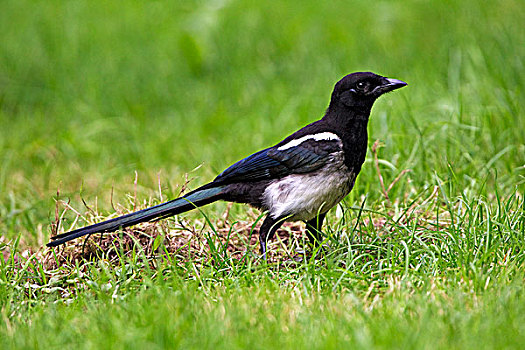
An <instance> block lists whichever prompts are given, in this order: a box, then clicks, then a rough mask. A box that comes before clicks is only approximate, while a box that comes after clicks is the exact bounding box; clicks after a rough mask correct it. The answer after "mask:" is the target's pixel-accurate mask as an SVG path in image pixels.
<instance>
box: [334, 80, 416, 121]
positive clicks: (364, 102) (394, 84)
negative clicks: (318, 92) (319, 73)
mask: <svg viewBox="0 0 525 350" xmlns="http://www.w3.org/2000/svg"><path fill="white" fill-rule="evenodd" d="M405 85H407V83H405V82H404V81H401V80H397V79H389V78H385V77H382V76H380V75H377V74H374V73H371V72H358V73H352V74H348V75H347V76H345V77H344V78H343V79H341V80H339V81H338V82H337V84H335V87H334V91H333V92H332V100H331V101H330V108H338V107H343V108H350V109H352V110H354V111H356V112H364V113H368V112H370V109H371V108H372V105H373V104H374V102H375V100H376V99H377V98H378V97H379V96H381V95H383V94H385V93H387V92H390V91H393V90H396V89H399V88H401V87H403V86H405Z"/></svg>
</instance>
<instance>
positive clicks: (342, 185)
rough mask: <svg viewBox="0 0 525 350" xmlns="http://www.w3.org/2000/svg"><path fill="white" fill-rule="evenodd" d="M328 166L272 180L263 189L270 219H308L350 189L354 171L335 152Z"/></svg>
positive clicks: (332, 203)
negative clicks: (285, 217)
mask: <svg viewBox="0 0 525 350" xmlns="http://www.w3.org/2000/svg"><path fill="white" fill-rule="evenodd" d="M330 157H331V159H330V160H329V161H328V162H327V164H329V165H327V166H325V167H324V168H322V169H320V170H318V171H316V172H314V173H311V174H293V175H288V176H286V177H284V178H282V179H280V180H276V181H274V182H273V183H271V184H270V185H269V186H268V187H267V188H266V190H265V191H264V195H263V197H264V205H265V207H266V209H268V211H269V212H270V215H271V216H272V217H273V218H278V217H283V216H289V220H303V221H307V220H310V219H313V218H315V217H316V216H317V215H318V214H321V213H326V212H327V211H328V210H330V209H331V208H333V207H334V206H335V205H336V204H337V203H339V202H340V201H341V200H342V199H343V198H344V197H345V196H346V195H347V194H348V193H349V192H350V190H351V189H352V187H353V185H354V181H355V174H354V173H353V172H351V171H349V169H348V168H347V167H346V165H345V164H344V162H343V154H342V152H338V153H334V154H332V155H331V156H330Z"/></svg>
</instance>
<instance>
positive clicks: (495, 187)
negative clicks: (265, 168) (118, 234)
mask: <svg viewBox="0 0 525 350" xmlns="http://www.w3.org/2000/svg"><path fill="white" fill-rule="evenodd" d="M523 18H525V5H524V4H523V2H522V1H518V0H504V1H500V2H488V1H474V0H465V1H459V2H442V3H438V2H433V3H428V2H421V1H404V2H386V1H378V2H370V1H354V2H343V1H335V2H326V3H323V2H319V1H302V2H292V1H281V2H279V3H276V4H273V5H272V6H269V5H265V4H262V3H258V2H253V1H191V2H184V4H177V3H176V2H162V1H157V2H134V1H113V2H102V1H95V2H93V1H91V2H88V1H74V2H61V1H47V2H32V1H31V2H30V1H25V0H17V1H11V0H6V1H3V2H2V3H1V4H0V42H1V43H2V45H0V234H1V237H2V238H1V241H0V244H1V246H0V249H1V250H2V253H3V256H4V259H3V260H1V265H0V300H1V303H0V305H1V309H0V314H1V317H2V325H1V326H0V347H2V348H57V347H64V346H66V347H73V346H75V347H78V348H176V347H181V348H183V347H184V348H263V347H264V348H277V347H283V348H325V347H326V348H349V347H352V348H363V349H369V348H403V349H407V348H413V349H421V348H443V349H449V348H457V349H468V348H475V349H478V348H480V347H481V348H519V347H521V346H522V344H524V343H525V336H524V334H525V329H524V325H525V319H524V316H523V315H525V297H524V291H525V290H524V288H523V285H524V282H525V276H524V274H523V271H524V268H525V252H524V246H525V202H524V193H525V157H524V155H525V142H524V137H523V135H524V130H525V113H524V109H523V106H524V105H525V97H524V91H525V86H524V85H525V83H524V81H525V80H524V79H523V77H524V76H525V66H524V63H523V62H525V46H524V45H522V42H523V38H525V26H523V25H522V21H523ZM358 70H370V71H374V72H377V73H380V74H384V75H387V76H390V77H394V78H398V79H402V80H405V81H407V82H408V83H409V85H408V87H406V88H403V89H402V90H399V91H396V92H395V93H392V94H389V95H388V96H385V97H382V98H381V99H380V100H379V101H378V102H377V103H376V105H375V106H374V109H373V111H372V117H371V120H370V124H369V138H370V146H371V145H372V144H373V142H374V141H375V140H376V139H379V140H381V142H382V143H383V145H384V147H382V148H381V149H380V150H379V153H378V157H379V159H378V164H379V168H380V171H381V174H382V176H383V178H384V181H385V184H386V185H387V186H388V185H389V184H390V183H392V182H393V181H394V179H395V178H396V177H397V176H398V175H399V174H400V173H401V172H402V171H403V170H405V169H411V171H410V172H409V173H406V174H405V175H404V176H402V177H401V179H400V180H399V181H398V182H397V183H396V184H395V186H393V188H392V190H391V191H390V192H389V197H390V203H389V202H388V201H387V200H385V198H384V196H383V194H382V191H381V186H380V184H379V181H378V177H377V173H376V169H375V164H374V157H373V154H372V153H371V152H369V153H368V159H367V162H366V163H365V166H364V167H363V170H362V172H361V174H360V176H359V177H358V180H357V184H356V187H355V189H354V190H353V192H352V193H351V194H350V195H349V196H348V197H347V198H346V199H345V201H344V203H343V204H342V206H341V208H340V209H339V210H338V211H335V210H334V211H333V212H331V213H330V215H329V216H328V220H327V221H328V225H327V226H326V229H325V234H326V236H327V243H328V244H329V249H328V250H327V251H325V252H318V254H317V259H305V260H304V261H303V262H300V263H295V264H291V263H289V262H287V261H286V254H287V249H288V251H289V252H290V254H292V255H293V254H294V251H295V250H296V249H297V248H298V247H300V246H302V244H301V242H300V240H299V239H292V240H290V241H286V243H287V245H283V244H281V242H279V241H278V240H277V241H276V242H273V244H272V247H271V249H272V251H274V252H279V253H278V254H281V255H279V256H280V257H281V258H278V259H273V260H271V263H269V264H264V263H262V262H260V261H259V260H258V258H257V256H256V255H255V254H253V253H250V252H248V253H245V252H244V251H243V252H242V254H246V258H245V259H242V260H241V259H240V258H239V256H238V254H234V253H232V252H230V251H227V250H226V247H227V246H226V245H225V242H227V241H228V240H230V239H231V240H234V239H235V240H237V241H238V242H241V243H236V247H239V246H241V247H244V248H246V246H248V248H250V249H251V248H253V245H249V244H248V242H247V241H248V237H249V234H250V231H251V229H250V225H251V224H252V223H253V221H254V220H255V219H256V218H257V214H254V212H253V211H252V210H250V209H247V208H246V207H244V206H238V205H234V206H233V207H232V208H231V210H230V209H227V206H226V204H224V203H218V204H214V205H210V206H208V207H206V208H204V209H203V211H202V212H194V213H189V214H188V215H184V216H183V217H181V218H178V219H177V220H170V221H168V222H165V223H164V224H162V225H161V226H160V228H159V232H160V236H159V237H161V239H155V238H152V239H151V240H149V241H150V243H151V244H150V245H149V246H148V245H147V244H146V243H145V242H148V239H145V238H144V237H145V236H140V237H141V238H140V239H141V240H140V241H133V240H131V241H128V245H127V249H126V250H124V249H123V248H122V246H121V245H119V241H118V240H115V241H114V243H113V244H114V247H113V249H110V250H109V251H108V250H106V251H105V252H98V253H97V254H99V256H98V258H90V259H85V260H83V259H78V260H73V259H72V258H71V257H72V256H74V254H73V253H78V251H79V250H80V249H81V248H82V245H80V247H77V248H76V249H77V250H71V251H69V253H71V255H67V254H65V253H63V252H60V253H58V251H57V254H58V255H56V256H53V255H52V254H48V253H47V252H46V251H44V250H43V249H41V246H42V245H43V244H44V243H45V242H47V240H48V238H49V235H50V233H51V228H50V227H51V224H52V223H54V220H55V202H56V200H59V205H58V209H59V215H62V213H63V212H64V209H65V208H66V204H63V203H69V204H68V205H69V206H70V207H71V208H73V209H74V210H76V211H78V212H79V214H81V215H82V217H81V218H77V215H76V214H75V213H74V212H73V211H72V210H67V211H66V212H65V214H64V215H63V218H62V219H63V221H62V223H61V225H62V228H65V229H67V228H69V227H70V226H71V225H76V226H81V225H83V224H85V223H86V221H87V222H92V221H99V220H102V219H103V218H106V217H108V216H110V215H114V212H115V210H114V209H113V206H115V207H116V209H118V210H119V211H121V212H124V211H128V210H133V208H134V207H135V206H138V207H143V206H146V205H148V204H151V203H157V202H159V201H161V200H166V199H167V198H174V197H176V196H177V195H178V194H179V193H180V191H181V188H182V186H183V185H184V184H185V183H186V177H187V178H188V179H189V180H191V181H190V182H189V186H190V187H191V188H195V187H197V186H198V185H201V184H204V183H205V182H207V181H209V180H211V179H212V178H213V177H214V176H215V175H216V174H217V173H218V172H220V171H221V170H222V169H224V168H225V167H227V166H228V165H230V164H231V163H233V162H235V161H236V160H238V159H240V158H242V157H244V156H246V155H248V154H250V153H252V152H255V151H257V150H259V149H261V148H263V147H266V146H268V145H271V144H273V143H275V142H277V141H279V140H280V139H282V138H283V137H284V136H286V135H288V134H289V133H291V132H293V131H294V130H296V129H297V128H299V127H301V126H303V125H305V124H307V123H309V122H311V121H313V120H316V119H318V118H319V117H320V116H321V115H322V113H323V111H324V109H325V108H326V106H327V103H328V100H329V96H330V92H331V89H332V87H333V84H334V83H335V82H336V81H337V80H338V79H340V78H341V77H342V76H343V75H345V74H347V73H349V72H352V71H358ZM136 175H137V179H138V180H137V185H135V184H134V182H135V176H136ZM57 190H58V191H59V194H58V196H57ZM135 192H136V195H135ZM365 197H366V201H364V206H363V208H361V205H362V203H363V200H364V199H365ZM83 200H84V201H85V202H86V205H84V204H83ZM86 206H87V207H89V208H87V207H86ZM225 210H229V216H228V217H227V220H225V219H224V213H225ZM204 215H205V216H206V219H204ZM76 219H78V221H76V222H75V220H76ZM206 220H208V221H209V222H206ZM234 223H237V224H236V225H234ZM182 225H184V226H185V227H183V226H182ZM148 232H149V231H148ZM148 232H146V233H147V234H149V233H148ZM188 232H190V233H192V234H193V233H195V235H194V237H193V241H192V242H193V243H192V244H194V247H193V248H192V249H194V250H191V249H190V250H189V253H188V252H186V251H176V252H174V251H172V250H170V245H169V244H170V242H173V240H175V239H176V238H177V237H179V235H181V234H188ZM156 234H157V233H155V234H154V235H153V236H154V237H156ZM123 238H124V237H123ZM243 239H244V241H243ZM95 241H96V240H95ZM237 241H236V242H237ZM130 242H131V243H130ZM88 248H89V247H88ZM90 249H91V248H90ZM199 249H200V250H199ZM192 252H193V253H192ZM69 253H68V254H69ZM163 253H164V254H163ZM60 254H65V255H60ZM192 254H193V255H192ZM64 259H65V260H64ZM68 259H69V260H68ZM57 263H58V265H59V266H58V267H57V266H56V265H57Z"/></svg>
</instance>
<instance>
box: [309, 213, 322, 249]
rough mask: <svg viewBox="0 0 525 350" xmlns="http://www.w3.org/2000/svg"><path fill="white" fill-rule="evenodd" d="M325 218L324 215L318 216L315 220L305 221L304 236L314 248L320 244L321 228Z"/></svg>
mask: <svg viewBox="0 0 525 350" xmlns="http://www.w3.org/2000/svg"><path fill="white" fill-rule="evenodd" d="M325 216H326V213H324V214H319V215H317V216H316V217H315V218H313V219H311V220H308V221H306V236H307V237H308V240H310V243H311V244H312V245H314V246H315V245H317V244H319V243H321V242H322V237H321V228H322V227H323V221H324V218H325Z"/></svg>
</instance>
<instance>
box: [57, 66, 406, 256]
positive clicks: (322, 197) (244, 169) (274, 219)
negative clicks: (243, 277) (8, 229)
mask: <svg viewBox="0 0 525 350" xmlns="http://www.w3.org/2000/svg"><path fill="white" fill-rule="evenodd" d="M405 85H407V84H406V83H405V82H403V81H401V80H397V79H389V78H385V77H382V76H380V75H377V74H374V73H370V72H359V73H352V74H349V75H347V76H345V77H344V78H343V79H341V80H340V81H339V82H337V84H335V87H334V90H333V92H332V97H331V100H330V105H329V106H328V109H327V110H326V113H325V115H324V116H323V118H322V119H320V120H318V121H316V122H314V123H312V124H309V125H307V126H305V127H304V128H302V129H300V130H298V131H296V132H295V133H293V134H292V135H290V136H288V137H287V138H285V139H284V140H282V141H281V142H279V143H278V144H276V145H275V146H272V147H269V148H266V149H263V150H262V151H259V152H257V153H254V154H252V155H251V156H248V157H246V158H244V159H242V160H240V161H238V162H237V163H235V164H233V165H232V166H230V167H229V168H227V169H226V170H224V171H223V172H222V173H221V174H219V176H217V177H216V178H215V179H214V180H213V181H212V182H210V183H208V184H206V185H204V186H201V187H199V188H197V189H196V190H194V191H191V192H190V193H188V194H186V195H184V196H182V197H180V198H177V199H174V200H171V201H169V202H166V203H162V204H159V205H156V206H154V207H151V208H147V209H143V210H140V211H137V212H134V213H130V214H127V215H123V216H120V217H118V218H114V219H111V220H107V221H104V222H101V223H98V224H94V225H90V226H86V227H83V228H80V229H77V230H73V231H70V232H67V233H63V234H59V235H56V236H54V237H51V242H49V243H48V244H47V245H48V246H49V247H55V246H58V245H60V244H63V243H65V242H67V241H70V240H72V239H75V238H78V237H81V236H84V235H88V234H92V233H98V232H112V231H117V230H119V229H122V228H124V227H128V226H132V225H136V224H138V223H140V222H145V221H152V220H159V219H163V218H166V217H169V216H172V215H177V214H180V213H183V212H186V211H188V210H191V209H194V208H196V207H200V206H203V205H206V204H209V203H212V202H215V201H218V200H224V201H231V202H237V203H247V204H250V205H252V206H254V207H256V208H258V209H260V210H262V211H265V212H267V213H268V214H267V216H266V218H265V219H264V221H263V223H262V225H261V228H260V230H259V242H260V245H261V252H262V254H263V256H266V243H267V242H268V241H269V240H271V239H272V237H273V236H274V234H275V232H276V231H277V229H278V228H279V227H280V226H281V225H282V223H283V222H285V221H304V222H305V223H306V228H307V236H308V238H309V240H310V241H311V242H312V243H314V244H315V243H316V242H318V241H319V239H320V231H321V227H322V225H323V220H324V218H325V216H326V213H327V212H328V211H329V210H330V209H331V208H333V207H334V206H335V205H337V203H339V202H340V201H341V200H342V199H343V198H344V197H345V196H346V195H347V194H348V193H349V192H350V191H351V190H352V187H354V183H355V180H356V177H357V175H358V174H359V171H360V170H361V166H362V165H363V162H364V161H365V155H366V150H367V143H368V133H367V124H368V119H369V116H370V110H371V109H372V105H373V104H374V102H375V100H376V99H377V98H378V97H379V96H381V95H383V94H385V93H387V92H390V91H393V90H395V89H399V88H401V87H403V86H405Z"/></svg>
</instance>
